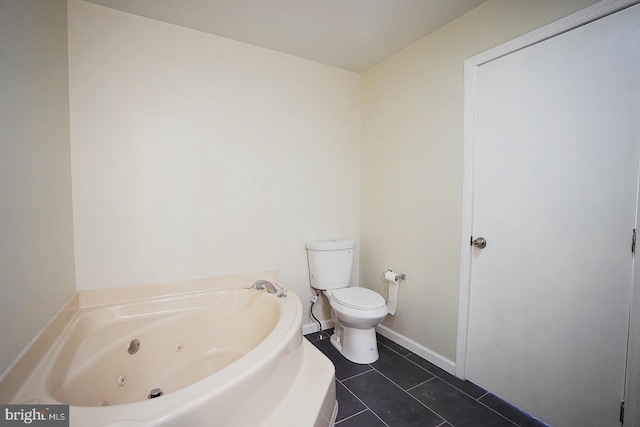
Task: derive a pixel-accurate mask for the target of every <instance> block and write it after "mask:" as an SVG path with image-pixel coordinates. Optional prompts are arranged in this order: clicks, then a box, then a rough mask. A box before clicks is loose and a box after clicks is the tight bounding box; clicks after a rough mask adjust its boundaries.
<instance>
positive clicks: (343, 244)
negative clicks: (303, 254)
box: [307, 240, 356, 251]
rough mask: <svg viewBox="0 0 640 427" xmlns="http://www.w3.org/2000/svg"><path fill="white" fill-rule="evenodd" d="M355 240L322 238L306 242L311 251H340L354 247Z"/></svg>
mask: <svg viewBox="0 0 640 427" xmlns="http://www.w3.org/2000/svg"><path fill="white" fill-rule="evenodd" d="M355 247H356V242H355V240H322V241H318V242H309V243H307V249H311V250H312V251H341V250H344V249H354V248H355Z"/></svg>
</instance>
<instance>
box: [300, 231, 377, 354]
mask: <svg viewBox="0 0 640 427" xmlns="http://www.w3.org/2000/svg"><path fill="white" fill-rule="evenodd" d="M306 247H307V259H308V261H309V278H310V281H311V287H312V288H314V289H316V290H319V291H322V292H323V294H324V295H325V296H326V297H327V299H328V300H329V303H330V304H331V317H332V320H333V323H334V328H335V332H334V334H333V335H332V336H331V343H332V344H333V346H334V347H335V348H336V349H337V350H338V351H339V352H340V353H341V354H342V355H343V356H344V357H346V358H347V359H349V360H350V361H352V362H354V363H361V364H366V363H372V362H375V361H376V360H378V344H377V341H376V332H375V327H376V326H377V325H378V324H379V323H380V322H381V321H382V319H384V317H385V316H386V315H387V313H388V311H387V305H386V303H385V300H384V298H383V297H382V295H380V294H378V293H377V292H375V291H372V290H371V289H367V288H362V287H350V286H349V285H350V280H351V268H352V265H353V252H354V249H355V242H354V241H352V240H331V241H322V242H311V243H307V245H306Z"/></svg>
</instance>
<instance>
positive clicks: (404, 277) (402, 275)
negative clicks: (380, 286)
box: [382, 268, 407, 280]
mask: <svg viewBox="0 0 640 427" xmlns="http://www.w3.org/2000/svg"><path fill="white" fill-rule="evenodd" d="M387 273H393V270H392V269H390V268H387V269H386V270H385V272H384V273H382V275H383V276H384V275H385V274H387ZM394 274H395V275H396V279H397V280H405V279H406V278H407V275H406V274H404V273H394Z"/></svg>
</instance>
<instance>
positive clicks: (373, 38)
mask: <svg viewBox="0 0 640 427" xmlns="http://www.w3.org/2000/svg"><path fill="white" fill-rule="evenodd" d="M86 1H89V2H90V3H95V4H98V5H102V6H107V7H110V8H113V9H117V10H121V11H124V12H129V13H133V14H136V15H140V16H144V17H147V18H151V19H155V20H158V21H163V22H168V23H170V24H175V25H180V26H183V27H187V28H192V29H195V30H199V31H204V32H206V33H210V34H214V35H217V36H221V37H225V38H229V39H233V40H238V41H241V42H245V43H250V44H253V45H256V46H261V47H265V48H267V49H272V50H276V51H280V52H284V53H288V54H291V55H295V56H299V57H302V58H307V59H310V60H312V61H317V62H320V63H323V64H327V65H332V66H335V67H338V68H342V69H345V70H351V71H355V72H362V71H364V70H366V69H368V68H370V67H372V66H374V65H376V64H378V63H379V62H381V61H383V60H385V59H386V58H388V57H390V56H392V55H393V54H395V53H396V52H398V51H400V50H402V49H403V48H405V47H407V46H408V45H410V44H411V43H413V42H415V41H417V40H419V39H421V38H422V37H424V36H426V35H428V34H430V33H432V32H433V31H435V30H437V29H438V28H440V27H443V26H444V25H446V24H448V23H449V22H451V21H453V20H454V19H456V18H457V17H459V16H461V15H463V14H465V13H467V12H468V11H470V10H471V9H473V8H475V7H477V6H479V5H480V4H482V3H484V2H485V1H486V0H86Z"/></svg>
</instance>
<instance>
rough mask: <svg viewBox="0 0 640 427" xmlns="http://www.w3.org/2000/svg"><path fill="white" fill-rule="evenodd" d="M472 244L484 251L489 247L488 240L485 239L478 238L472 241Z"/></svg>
mask: <svg viewBox="0 0 640 427" xmlns="http://www.w3.org/2000/svg"><path fill="white" fill-rule="evenodd" d="M471 244H472V245H473V246H475V247H476V248H478V249H484V248H486V247H487V239H485V238H484V237H478V238H475V239H473V240H472V241H471Z"/></svg>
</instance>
